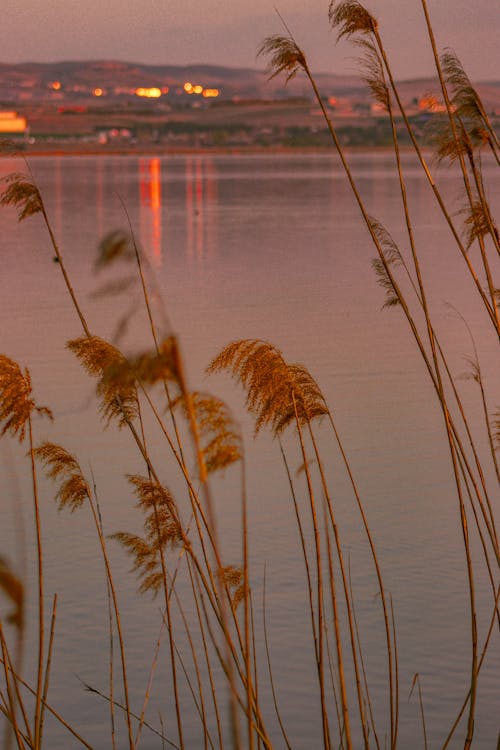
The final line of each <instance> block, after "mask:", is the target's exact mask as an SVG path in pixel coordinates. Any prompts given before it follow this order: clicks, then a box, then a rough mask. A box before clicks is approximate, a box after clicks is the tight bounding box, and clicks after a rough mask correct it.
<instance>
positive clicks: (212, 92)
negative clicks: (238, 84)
mask: <svg viewBox="0 0 500 750" xmlns="http://www.w3.org/2000/svg"><path fill="white" fill-rule="evenodd" d="M219 94H220V91H219V89H204V91H203V96H204V97H205V98H206V99H208V98H210V97H212V96H219Z"/></svg>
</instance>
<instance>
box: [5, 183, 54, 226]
mask: <svg viewBox="0 0 500 750" xmlns="http://www.w3.org/2000/svg"><path fill="white" fill-rule="evenodd" d="M3 181H4V182H5V183H6V184H7V187H6V188H5V190H4V191H3V193H2V195H1V197H0V206H14V207H15V208H16V209H17V218H18V221H23V219H27V218H28V217H29V216H33V215H34V214H38V213H41V211H42V210H43V203H42V197H41V195H40V191H39V190H38V188H37V186H36V185H35V183H34V181H33V180H32V179H31V178H30V177H28V176H27V175H25V174H23V173H22V172H12V173H11V174H9V175H7V176H6V177H4V178H3Z"/></svg>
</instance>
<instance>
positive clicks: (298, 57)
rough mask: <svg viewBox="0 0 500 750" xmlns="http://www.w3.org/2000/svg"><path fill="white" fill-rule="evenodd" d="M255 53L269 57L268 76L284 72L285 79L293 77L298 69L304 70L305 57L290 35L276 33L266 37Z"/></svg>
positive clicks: (271, 76) (288, 79)
mask: <svg viewBox="0 0 500 750" xmlns="http://www.w3.org/2000/svg"><path fill="white" fill-rule="evenodd" d="M257 55H258V56H260V55H264V57H269V58H270V59H269V65H268V71H269V73H270V78H274V77H275V76H277V75H279V74H280V73H286V81H287V83H288V81H290V80H291V79H292V78H294V77H295V76H296V75H297V73H298V72H299V70H300V69H303V70H305V68H306V58H305V55H304V53H303V52H302V50H301V49H300V47H299V46H298V45H297V43H296V42H295V40H294V39H292V38H291V37H290V36H280V35H278V34H276V35H274V36H270V37H267V39H264V41H263V43H262V44H261V46H260V47H259V50H258V51H257Z"/></svg>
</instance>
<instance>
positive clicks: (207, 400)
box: [172, 392, 242, 473]
mask: <svg viewBox="0 0 500 750" xmlns="http://www.w3.org/2000/svg"><path fill="white" fill-rule="evenodd" d="M191 404H192V406H193V408H194V412H195V416H196V421H197V424H198V428H199V432H200V439H201V442H202V451H203V454H204V459H205V465H206V469H207V472H208V473H211V472H214V471H219V470H223V469H225V468H227V467H228V466H230V465H231V464H232V463H234V462H235V461H239V460H240V459H241V457H242V444H241V436H240V434H239V431H238V428H237V425H236V423H235V421H234V419H233V416H232V414H231V411H230V409H229V408H228V406H227V405H226V404H225V403H224V402H223V401H221V400H220V399H218V398H216V397H215V396H211V395H210V394H208V393H199V392H194V393H192V394H191ZM172 408H174V409H176V408H181V409H182V411H183V413H184V416H185V417H186V419H189V413H188V407H187V405H186V399H185V397H184V396H179V397H178V398H177V399H175V401H174V402H173V404H172Z"/></svg>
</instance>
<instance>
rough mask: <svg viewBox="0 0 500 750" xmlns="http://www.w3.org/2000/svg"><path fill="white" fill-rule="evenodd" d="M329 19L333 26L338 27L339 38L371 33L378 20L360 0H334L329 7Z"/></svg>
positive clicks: (374, 29) (375, 27)
mask: <svg viewBox="0 0 500 750" xmlns="http://www.w3.org/2000/svg"><path fill="white" fill-rule="evenodd" d="M328 20H329V21H330V25H331V27H332V28H337V29H338V34H337V39H342V37H344V36H347V37H349V36H352V35H353V34H371V33H373V32H374V31H376V29H377V26H378V22H377V20H376V18H375V17H374V16H372V14H371V13H370V12H369V11H368V10H367V9H366V8H365V7H364V6H363V5H361V3H360V2H358V0H344V2H341V3H337V2H336V0H332V2H331V3H330V7H329V8H328Z"/></svg>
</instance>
